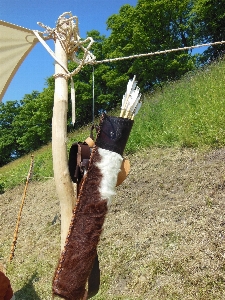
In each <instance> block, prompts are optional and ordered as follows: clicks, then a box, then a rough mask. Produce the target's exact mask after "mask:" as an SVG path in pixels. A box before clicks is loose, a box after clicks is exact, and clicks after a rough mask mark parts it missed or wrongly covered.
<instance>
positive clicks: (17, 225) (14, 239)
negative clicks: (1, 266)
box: [9, 155, 34, 262]
mask: <svg viewBox="0 0 225 300" xmlns="http://www.w3.org/2000/svg"><path fill="white" fill-rule="evenodd" d="M33 165H34V155H31V162H30V169H29V171H28V174H27V181H26V184H25V188H24V192H23V197H22V201H21V205H20V210H19V213H18V217H17V223H16V228H15V231H14V236H13V242H12V246H11V252H10V256H9V261H10V262H11V261H12V259H13V257H14V252H15V249H16V242H17V238H18V231H19V225H20V220H21V216H22V210H23V206H24V202H25V197H26V192H27V187H28V183H29V180H30V178H31V174H32V169H33Z"/></svg>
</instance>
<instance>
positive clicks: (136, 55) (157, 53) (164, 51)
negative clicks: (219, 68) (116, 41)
mask: <svg viewBox="0 0 225 300" xmlns="http://www.w3.org/2000/svg"><path fill="white" fill-rule="evenodd" d="M222 44H225V41H221V42H214V43H207V44H201V45H196V46H189V47H182V48H176V49H169V50H162V51H156V52H150V53H144V54H134V55H130V56H124V57H117V58H108V59H103V60H97V61H94V62H92V64H95V65H96V64H102V63H107V62H114V61H120V60H125V59H132V58H138V57H145V56H153V55H159V54H166V53H171V52H176V51H184V50H191V49H195V48H200V47H209V46H213V45H222Z"/></svg>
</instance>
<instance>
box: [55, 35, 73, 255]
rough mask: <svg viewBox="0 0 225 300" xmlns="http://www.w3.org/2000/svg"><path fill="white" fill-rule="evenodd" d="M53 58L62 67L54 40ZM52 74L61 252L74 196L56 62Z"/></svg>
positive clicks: (64, 86) (63, 84)
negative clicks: (53, 81) (53, 80)
mask: <svg viewBox="0 0 225 300" xmlns="http://www.w3.org/2000/svg"><path fill="white" fill-rule="evenodd" d="M55 55H56V57H57V59H58V60H59V61H60V62H61V63H62V65H64V66H67V64H68V58H67V54H66V52H65V51H64V49H63V47H62V45H61V42H60V41H59V40H58V39H56V42H55ZM55 74H56V77H55V94H54V107H53V118H52V155H53V169H54V179H55V184H56V191H57V194H58V197H59V200H60V206H61V250H63V248H64V244H65V240H66V236H67V234H68V230H69V225H70V221H71V218H72V211H73V208H74V206H75V201H76V196H75V192H74V188H73V183H72V181H71V178H70V175H69V168H68V156H67V110H68V82H67V78H66V76H64V74H65V75H66V71H65V70H64V69H63V68H62V67H61V66H60V65H59V64H58V63H57V62H55Z"/></svg>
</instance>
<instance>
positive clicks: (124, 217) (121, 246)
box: [0, 148, 225, 300]
mask: <svg viewBox="0 0 225 300" xmlns="http://www.w3.org/2000/svg"><path fill="white" fill-rule="evenodd" d="M129 158H130V160H131V165H132V170H131V173H130V175H129V177H128V178H127V180H126V181H125V182H124V183H123V184H122V185H121V186H120V187H118V191H117V196H116V198H115V201H114V202H113V204H112V206H111V210H110V213H109V214H108V217H107V220H106V222H105V226H104V232H103V235H102V239H101V242H100V245H99V257H100V264H101V272H102V278H101V290H100V292H99V294H98V295H97V296H96V297H95V298H93V299H96V300H114V299H115V300H119V299H121V300H131V299H132V300H133V299H140V300H143V299H147V300H153V299H154V300H176V299H179V300H181V299H182V300H219V299H220V300H222V299H225V277H224V271H225V244H224V242H225V240H224V239H225V195H224V189H225V164H224V161H225V149H220V150H213V151H211V152H209V151H208V152H202V151H200V150H191V149H188V150H187V149H182V150H180V149H174V148H173V149H172V148H164V149H161V148H154V149H148V150H145V151H143V152H139V153H137V154H134V155H132V156H130V157H129ZM23 188H24V187H23V186H19V187H16V188H14V189H13V190H10V191H7V192H6V193H5V194H3V195H0V213H1V215H0V228H1V236H0V258H1V257H3V258H5V259H8V256H9V252H10V245H11V242H12V238H13V231H14V226H15V223H16V218H17V213H18V210H19V205H20V200H21V196H22V193H23ZM59 251H60V219H59V203H58V200H57V197H56V194H55V187H54V182H53V180H48V181H46V182H35V183H30V185H29V187H28V192H27V198H26V203H25V206H24V210H23V215H22V221H21V225H20V232H19V236H18V241H17V248H16V251H15V258H14V260H13V262H12V263H11V264H9V263H8V264H7V271H8V276H9V277H10V279H11V282H12V286H13V289H14V291H15V294H16V299H21V300H26V299H27V300H28V299H29V300H31V299H32V300H38V299H41V300H42V299H43V300H48V299H51V282H52V277H53V273H54V270H55V266H56V264H57V261H58V256H59Z"/></svg>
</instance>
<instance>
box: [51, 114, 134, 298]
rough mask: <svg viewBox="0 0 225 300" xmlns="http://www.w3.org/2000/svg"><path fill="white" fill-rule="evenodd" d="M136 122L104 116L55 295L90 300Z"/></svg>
mask: <svg viewBox="0 0 225 300" xmlns="http://www.w3.org/2000/svg"><path fill="white" fill-rule="evenodd" d="M132 125H133V120H130V119H126V118H120V117H109V116H107V115H106V114H103V116H102V118H101V121H100V126H99V131H98V134H97V138H96V142H95V146H94V148H93V150H92V153H91V157H90V162H89V166H88V170H87V173H86V175H85V176H84V179H83V182H82V185H81V188H80V192H79V196H78V200H77V204H76V207H75V208H74V212H73V217H72V220H71V224H70V228H69V233H68V236H67V239H66V243H65V247H64V250H63V251H62V253H61V258H60V261H59V264H58V268H57V269H56V272H55V277H54V280H53V294H54V295H58V296H60V297H63V298H64V299H67V300H81V299H88V298H90V297H91V296H92V295H90V294H89V295H88V293H87V292H86V290H85V286H86V283H87V282H88V278H89V276H90V273H91V270H92V267H93V264H94V263H96V262H95V260H96V254H97V245H98V242H99V239H100V235H101V232H102V227H103V223H104V220H105V216H106V214H107V210H108V206H109V204H110V202H111V199H112V197H113V196H114V194H115V187H116V183H117V177H118V173H119V172H120V168H121V164H122V161H123V157H122V155H123V151H124V149H125V146H126V143H127V140H128V137H129V134H130V131H131V128H132Z"/></svg>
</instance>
